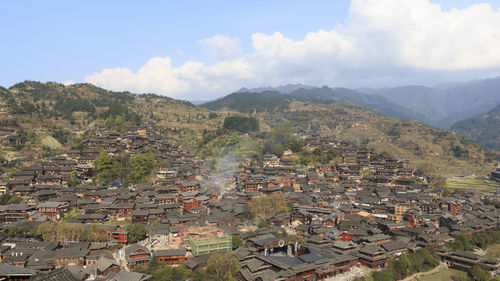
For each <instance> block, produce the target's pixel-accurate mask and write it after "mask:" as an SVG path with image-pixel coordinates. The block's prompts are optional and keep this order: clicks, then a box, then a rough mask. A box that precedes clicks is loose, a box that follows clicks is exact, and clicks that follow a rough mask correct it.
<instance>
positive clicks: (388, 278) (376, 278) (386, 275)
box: [372, 271, 394, 281]
mask: <svg viewBox="0 0 500 281" xmlns="http://www.w3.org/2000/svg"><path fill="white" fill-rule="evenodd" d="M372 278H373V281H394V277H392V274H391V273H390V272H387V271H373V272H372Z"/></svg>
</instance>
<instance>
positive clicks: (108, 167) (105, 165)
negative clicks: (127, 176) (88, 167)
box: [94, 150, 115, 184]
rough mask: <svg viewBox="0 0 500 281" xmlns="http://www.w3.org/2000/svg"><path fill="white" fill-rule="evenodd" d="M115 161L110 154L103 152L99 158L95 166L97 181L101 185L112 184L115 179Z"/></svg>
mask: <svg viewBox="0 0 500 281" xmlns="http://www.w3.org/2000/svg"><path fill="white" fill-rule="evenodd" d="M113 162H114V161H113V159H112V158H111V156H109V154H108V153H107V152H106V151H104V150H102V151H101V152H100V153H99V156H98V157H97V159H96V160H95V163H94V166H95V170H96V176H97V180H98V181H99V182H100V183H101V184H108V183H111V182H112V181H113V180H114V179H115V175H114V173H113V168H114V163H113Z"/></svg>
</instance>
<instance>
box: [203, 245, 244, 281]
mask: <svg viewBox="0 0 500 281" xmlns="http://www.w3.org/2000/svg"><path fill="white" fill-rule="evenodd" d="M238 271H240V265H239V264H238V260H237V259H236V257H235V256H234V254H233V253H231V252H229V253H226V254H224V255H221V254H218V253H216V254H213V255H211V256H210V258H208V262H207V269H206V272H207V273H208V275H209V279H210V280H236V279H235V278H234V274H236V273H237V272H238Z"/></svg>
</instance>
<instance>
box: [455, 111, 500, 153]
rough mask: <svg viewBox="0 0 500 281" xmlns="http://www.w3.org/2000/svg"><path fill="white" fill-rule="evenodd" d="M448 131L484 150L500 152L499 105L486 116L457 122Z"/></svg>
mask: <svg viewBox="0 0 500 281" xmlns="http://www.w3.org/2000/svg"><path fill="white" fill-rule="evenodd" d="M450 129H451V130H453V131H455V132H457V133H458V134H461V135H462V136H465V137H467V138H469V139H472V140H474V141H475V142H477V143H478V144H480V145H481V146H482V147H484V148H486V149H490V150H496V151H500V104H499V105H497V106H496V107H495V108H493V109H492V110H490V111H489V112H488V113H486V114H482V115H479V116H476V117H473V118H469V119H466V120H462V121H458V122H456V123H455V124H453V125H452V126H451V127H450Z"/></svg>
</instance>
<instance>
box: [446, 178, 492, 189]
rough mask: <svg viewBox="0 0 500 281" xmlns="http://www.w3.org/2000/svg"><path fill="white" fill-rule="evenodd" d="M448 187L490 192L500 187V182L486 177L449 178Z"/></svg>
mask: <svg viewBox="0 0 500 281" xmlns="http://www.w3.org/2000/svg"><path fill="white" fill-rule="evenodd" d="M446 188H448V189H452V190H464V191H472V192H485V191H486V192H488V191H495V190H497V189H499V188H500V183H498V182H495V181H491V180H489V179H486V178H472V179H455V178H452V179H448V180H447V181H446Z"/></svg>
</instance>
